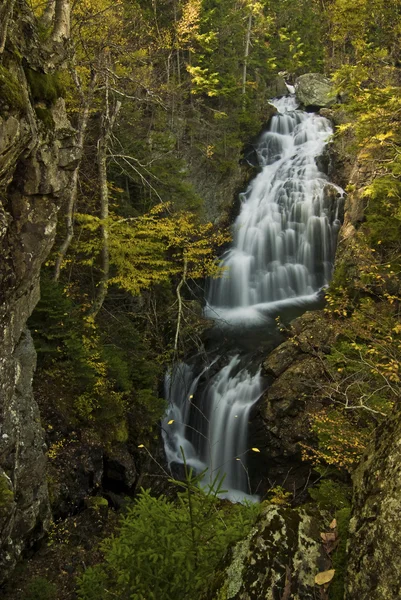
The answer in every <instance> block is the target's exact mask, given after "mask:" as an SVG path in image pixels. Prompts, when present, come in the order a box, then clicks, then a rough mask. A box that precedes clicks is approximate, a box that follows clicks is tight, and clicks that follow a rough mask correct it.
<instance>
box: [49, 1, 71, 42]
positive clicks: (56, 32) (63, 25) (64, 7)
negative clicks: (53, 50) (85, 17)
mask: <svg viewBox="0 0 401 600" xmlns="http://www.w3.org/2000/svg"><path fill="white" fill-rule="evenodd" d="M55 2H56V5H55V16H54V29H53V35H52V39H53V41H54V42H63V41H65V40H68V39H69V37H70V13H71V7H70V0H55Z"/></svg>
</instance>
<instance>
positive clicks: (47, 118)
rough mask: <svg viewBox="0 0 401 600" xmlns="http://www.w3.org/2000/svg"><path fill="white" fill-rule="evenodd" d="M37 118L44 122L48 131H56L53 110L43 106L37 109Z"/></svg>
mask: <svg viewBox="0 0 401 600" xmlns="http://www.w3.org/2000/svg"><path fill="white" fill-rule="evenodd" d="M35 112H36V116H37V117H38V119H40V120H41V121H42V123H43V124H44V126H45V127H46V129H51V130H52V129H54V120H53V115H52V113H51V110H49V109H48V108H43V107H41V106H36V107H35Z"/></svg>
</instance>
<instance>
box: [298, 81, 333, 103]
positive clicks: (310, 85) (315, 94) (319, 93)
mask: <svg viewBox="0 0 401 600" xmlns="http://www.w3.org/2000/svg"><path fill="white" fill-rule="evenodd" d="M295 94H296V97H297V99H298V100H299V102H300V103H301V104H302V105H303V106H304V107H305V108H306V109H308V108H316V109H318V108H323V107H328V106H331V105H332V104H335V103H336V101H337V100H336V96H335V92H334V86H333V84H332V82H331V81H330V79H327V77H325V76H324V75H321V74H320V73H306V74H305V75H301V76H300V77H298V78H297V79H296V81H295Z"/></svg>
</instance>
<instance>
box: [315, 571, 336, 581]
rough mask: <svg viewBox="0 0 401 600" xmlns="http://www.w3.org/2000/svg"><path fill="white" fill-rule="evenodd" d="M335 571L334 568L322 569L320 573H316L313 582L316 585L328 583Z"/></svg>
mask: <svg viewBox="0 0 401 600" xmlns="http://www.w3.org/2000/svg"><path fill="white" fill-rule="evenodd" d="M335 572H336V570H335V569H329V570H328V571H322V572H321V573H318V574H317V575H316V577H315V583H316V584H317V585H324V584H325V583H329V582H330V581H331V580H332V579H333V577H334V573H335Z"/></svg>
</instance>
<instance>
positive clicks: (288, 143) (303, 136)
mask: <svg viewBox="0 0 401 600" xmlns="http://www.w3.org/2000/svg"><path fill="white" fill-rule="evenodd" d="M272 103H273V104H274V105H275V106H276V108H277V110H278V113H279V114H277V115H275V116H274V117H273V118H272V120H271V123H270V127H269V130H268V131H266V132H264V133H263V134H262V135H261V136H260V138H259V140H258V143H257V144H256V146H255V150H256V153H257V156H258V161H259V164H260V167H261V171H260V173H259V174H258V175H257V176H256V177H255V178H254V179H253V181H252V182H251V183H250V185H249V187H248V189H247V190H246V192H245V193H244V194H242V197H241V201H242V204H241V210H240V214H239V216H238V218H237V219H236V221H235V223H234V225H233V242H232V245H231V248H230V249H229V250H228V251H227V252H226V253H225V255H224V256H223V257H222V265H223V267H224V269H225V270H224V274H223V276H222V277H221V278H219V279H214V280H211V281H210V282H209V284H208V293H207V304H206V307H205V315H206V316H208V317H210V318H212V319H214V320H215V321H216V324H217V325H218V326H219V327H220V328H230V330H231V334H232V332H234V335H235V333H236V332H237V337H238V338H240V337H241V336H242V335H243V331H244V328H245V329H246V328H251V327H255V326H259V327H260V326H263V325H264V324H266V323H268V322H269V321H270V322H271V320H272V315H277V314H278V312H280V311H281V310H283V309H285V308H286V307H295V306H300V307H304V308H305V309H306V308H308V306H311V305H313V303H314V302H315V301H316V299H317V297H318V295H319V292H320V291H321V290H322V289H323V288H324V287H325V286H326V285H327V284H328V282H329V280H330V277H331V272H332V266H333V260H334V254H335V247H336V239H337V234H338V231H339V228H340V220H339V214H338V213H339V202H338V201H337V200H336V198H335V194H334V195H333V193H332V192H333V184H329V182H328V179H327V177H326V175H324V174H323V173H322V172H320V171H319V168H318V166H317V163H316V159H317V158H318V157H319V156H321V155H322V153H323V150H324V147H325V145H326V143H327V141H328V138H329V137H330V135H331V133H332V129H331V125H330V122H329V121H328V120H327V119H325V118H323V117H320V116H318V115H315V114H313V113H306V112H303V111H300V110H297V104H296V100H295V97H294V96H293V95H290V96H286V97H283V98H280V99H276V100H273V101H272ZM334 188H335V186H334ZM328 190H331V193H328ZM334 191H335V190H334ZM337 191H338V196H341V195H342V190H341V189H340V188H337ZM238 347H239V348H240V343H239V344H238ZM221 362H223V364H222V366H221V367H220V369H217V370H216V368H215V367H216V364H217V363H218V364H219V366H220V363H221ZM249 362H250V359H249V356H247V354H246V353H244V352H243V351H241V350H240V349H238V351H237V352H232V353H231V352H230V353H229V355H228V356H226V357H225V359H224V360H223V361H222V359H221V357H219V356H217V357H215V358H214V359H213V361H212V362H211V364H209V365H207V366H206V367H204V368H203V370H201V371H200V372H196V369H195V366H194V365H189V364H185V363H181V364H179V365H177V366H176V367H175V368H174V371H173V372H172V373H168V374H167V376H166V389H165V393H166V398H167V399H168V401H169V409H168V411H167V415H166V418H165V421H164V423H163V432H164V433H163V435H164V443H165V451H166V456H167V460H168V462H169V464H170V465H172V464H173V463H182V454H181V450H180V447H182V448H183V450H184V453H185V457H186V460H187V461H188V464H189V465H191V466H192V467H193V468H194V469H195V470H197V471H200V470H202V469H204V468H207V469H208V476H209V478H210V479H213V477H214V476H215V475H216V473H220V474H224V475H225V480H224V488H225V489H227V490H228V492H227V494H226V497H228V498H229V499H231V500H234V501H239V500H242V499H243V498H247V497H252V490H251V489H250V481H249V478H248V475H247V466H246V458H247V454H248V452H249V451H250V448H249V442H248V422H249V416H250V412H251V409H252V407H253V406H254V405H255V403H256V402H257V401H258V400H259V398H260V397H261V394H262V393H263V380H262V377H261V370H260V368H258V369H256V370H255V368H250V367H249V365H248V363H249ZM214 363H216V364H214ZM171 421H174V422H173V423H171ZM169 422H170V425H168V423H169Z"/></svg>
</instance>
